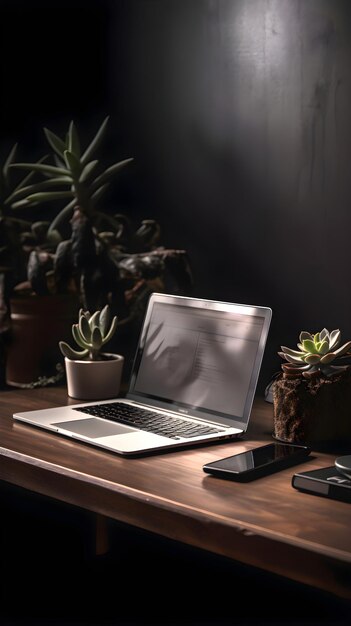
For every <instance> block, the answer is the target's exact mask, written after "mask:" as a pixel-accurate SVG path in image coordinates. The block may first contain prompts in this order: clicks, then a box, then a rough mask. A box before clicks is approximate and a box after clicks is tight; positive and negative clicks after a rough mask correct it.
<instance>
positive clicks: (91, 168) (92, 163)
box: [79, 161, 99, 183]
mask: <svg viewBox="0 0 351 626" xmlns="http://www.w3.org/2000/svg"><path fill="white" fill-rule="evenodd" d="M98 163H99V161H89V163H87V164H86V165H85V166H84V168H83V169H82V173H81V175H80V177H79V182H80V183H83V182H85V181H86V180H87V178H89V176H90V174H91V173H92V172H93V171H94V169H95V168H96V166H97V165H98Z"/></svg>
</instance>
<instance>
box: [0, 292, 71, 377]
mask: <svg viewBox="0 0 351 626" xmlns="http://www.w3.org/2000/svg"><path fill="white" fill-rule="evenodd" d="M10 309H11V330H10V337H9V341H8V347H7V355H6V382H7V384H9V385H14V386H16V387H21V386H28V385H29V384H30V383H33V382H36V381H38V379H39V378H40V377H49V376H53V375H55V374H57V364H61V365H63V357H62V354H61V352H60V349H59V345H58V343H59V341H60V340H64V341H68V342H69V341H70V340H71V328H72V324H73V323H74V322H75V321H76V319H77V316H78V310H79V303H78V299H77V297H76V296H74V295H50V296H38V295H29V296H16V297H15V298H13V299H12V300H11V301H10Z"/></svg>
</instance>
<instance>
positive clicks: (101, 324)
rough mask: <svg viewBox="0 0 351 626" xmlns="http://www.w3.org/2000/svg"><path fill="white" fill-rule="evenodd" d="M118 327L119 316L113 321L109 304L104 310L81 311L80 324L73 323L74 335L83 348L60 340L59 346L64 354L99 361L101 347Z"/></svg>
mask: <svg viewBox="0 0 351 626" xmlns="http://www.w3.org/2000/svg"><path fill="white" fill-rule="evenodd" d="M116 328H117V317H116V316H114V317H113V319H112V321H111V314H110V308H109V305H108V304H107V305H106V306H105V307H104V308H103V309H102V311H95V313H93V314H90V312H89V311H83V309H80V311H79V320H78V324H73V326H72V335H73V339H74V340H75V342H76V343H77V344H78V346H79V347H80V348H83V350H75V349H73V348H71V346H69V345H68V343H66V342H65V341H60V342H59V346H60V350H61V352H62V354H63V356H65V357H67V358H68V359H71V360H73V361H76V360H87V361H99V360H100V359H101V348H102V346H104V345H105V344H106V343H107V342H108V341H110V339H111V338H112V337H113V335H114V333H115V331H116Z"/></svg>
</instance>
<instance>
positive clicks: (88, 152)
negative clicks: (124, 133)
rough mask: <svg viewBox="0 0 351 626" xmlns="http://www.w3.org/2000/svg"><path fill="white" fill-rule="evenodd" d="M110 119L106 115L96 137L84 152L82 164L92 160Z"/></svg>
mask: <svg viewBox="0 0 351 626" xmlns="http://www.w3.org/2000/svg"><path fill="white" fill-rule="evenodd" d="M109 119H110V116H109V115H108V116H107V117H105V119H104V121H103V122H102V124H101V126H100V128H99V130H98V131H97V133H96V135H95V137H94V139H92V141H91V142H90V144H89V146H88V147H87V149H86V150H85V152H84V154H82V156H81V159H80V162H81V164H82V165H86V163H88V161H89V160H90V157H91V155H92V154H93V153H94V151H95V150H96V148H97V147H98V145H99V143H100V141H101V140H102V138H103V136H104V133H105V130H106V126H107V123H108V121H109Z"/></svg>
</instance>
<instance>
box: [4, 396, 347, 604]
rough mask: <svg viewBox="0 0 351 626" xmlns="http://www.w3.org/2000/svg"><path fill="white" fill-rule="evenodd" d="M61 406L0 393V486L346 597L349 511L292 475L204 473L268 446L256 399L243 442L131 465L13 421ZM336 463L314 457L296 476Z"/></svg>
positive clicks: (61, 399)
mask: <svg viewBox="0 0 351 626" xmlns="http://www.w3.org/2000/svg"><path fill="white" fill-rule="evenodd" d="M67 403H69V404H71V403H73V401H72V400H70V399H69V398H68V397H67V395H66V391H65V389H60V388H51V389H36V390H20V391H17V390H14V391H4V392H1V393H0V479H2V480H5V481H7V482H10V483H12V484H15V485H19V486H22V487H25V488H26V489H30V490H33V491H36V492H39V493H42V494H45V495H48V496H50V497H53V498H56V499H59V500H62V501H64V502H67V503H71V504H74V505H77V506H81V507H83V508H86V509H88V510H91V511H94V512H96V513H98V514H100V515H103V516H107V517H111V518H113V519H117V520H120V521H123V522H126V523H128V524H132V525H134V526H138V527H141V528H144V529H146V530H150V531H152V532H156V533H158V534H160V535H163V536H166V537H170V538H172V539H176V540H178V541H182V542H185V543H188V544H190V545H194V546H197V547H200V548H203V549H206V550H210V551H213V552H215V553H218V554H222V555H225V556H227V557H229V558H232V559H236V560H239V561H242V562H244V563H247V564H250V565H254V566H256V567H259V568H262V569H265V570H268V571H271V572H275V573H278V574H280V575H283V576H286V577H289V578H292V579H294V580H298V581H300V582H304V583H308V584H311V585H314V586H317V587H320V588H322V589H325V590H328V591H330V592H331V593H334V594H336V595H338V596H341V597H344V598H350V599H351V591H350V588H351V586H350V578H351V567H350V564H351V535H350V532H349V524H350V511H351V510H350V505H349V504H346V503H343V502H336V501H332V500H328V499H324V498H321V497H317V496H310V495H307V494H302V493H299V492H298V491H296V490H294V489H293V488H292V487H291V477H292V474H293V472H294V468H290V469H287V470H284V471H282V472H279V473H277V474H274V475H272V476H268V477H265V478H261V479H259V480H257V481H254V482H252V483H246V484H240V483H234V482H229V481H225V480H221V479H218V478H214V477H212V476H209V475H206V474H205V473H204V472H203V470H202V466H203V465H204V464H205V463H207V462H209V461H213V460H215V459H218V458H221V457H224V456H229V455H230V454H236V453H238V452H243V451H245V450H249V449H251V448H253V447H255V446H257V445H259V444H260V443H262V442H265V441H271V432H272V419H273V418H272V406H271V405H269V404H267V403H265V402H264V401H263V400H260V399H257V400H256V402H255V404H254V408H253V412H252V416H251V421H250V427H249V430H248V432H247V434H246V435H245V437H244V438H243V439H242V440H240V441H236V442H232V443H225V444H213V445H210V446H203V447H198V448H194V449H185V450H179V451H176V452H168V453H164V454H159V455H153V456H147V457H142V458H133V459H130V458H128V459H126V458H123V457H120V456H118V455H115V454H113V453H110V452H105V451H102V450H99V449H95V448H92V447H91V446H87V445H85V444H83V443H79V442H76V441H72V440H70V439H66V438H64V437H62V436H59V435H56V434H51V433H49V432H45V431H42V430H39V429H37V428H35V427H31V426H29V425H28V426H27V425H25V424H22V423H18V422H14V421H13V419H12V414H13V412H14V411H19V410H22V411H23V410H33V409H36V408H46V407H50V406H56V405H60V404H67ZM334 459H335V455H333V454H331V453H329V454H325V453H320V452H318V453H313V455H312V458H311V460H309V461H306V462H305V463H303V464H300V465H299V470H302V469H314V468H318V467H324V466H327V465H331V464H333V463H334Z"/></svg>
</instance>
